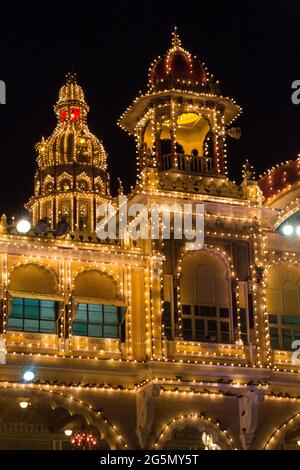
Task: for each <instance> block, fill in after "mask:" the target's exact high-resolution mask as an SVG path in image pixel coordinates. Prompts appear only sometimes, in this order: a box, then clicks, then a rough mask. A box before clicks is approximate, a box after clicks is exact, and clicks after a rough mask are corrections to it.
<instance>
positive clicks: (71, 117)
mask: <svg viewBox="0 0 300 470" xmlns="http://www.w3.org/2000/svg"><path fill="white" fill-rule="evenodd" d="M54 110H55V113H56V115H57V119H58V123H57V126H56V128H55V130H54V132H53V134H52V135H51V136H50V137H49V138H48V139H46V140H45V139H44V138H42V140H41V141H40V142H39V143H38V144H37V145H36V150H37V152H38V157H37V161H38V165H39V168H40V169H45V168H48V167H52V166H54V165H55V166H57V165H64V164H74V163H79V164H81V165H83V166H85V165H86V166H91V165H92V166H94V167H96V168H98V169H100V170H106V168H107V164H106V157H107V156H106V152H105V149H104V147H103V145H102V143H101V142H100V141H99V140H98V139H97V137H96V136H95V135H94V134H92V132H90V130H89V128H88V126H87V124H86V115H87V112H88V110H89V108H88V105H87V104H86V102H85V97H84V93H83V90H82V88H81V87H80V86H79V85H78V84H77V81H76V78H75V76H74V75H68V76H67V80H66V83H65V84H64V85H63V86H62V88H61V89H60V92H59V98H58V101H57V103H56V105H55V106H54Z"/></svg>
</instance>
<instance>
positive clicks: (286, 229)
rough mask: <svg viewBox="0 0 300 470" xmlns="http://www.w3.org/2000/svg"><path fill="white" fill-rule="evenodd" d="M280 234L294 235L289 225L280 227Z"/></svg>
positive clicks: (292, 228)
mask: <svg viewBox="0 0 300 470" xmlns="http://www.w3.org/2000/svg"><path fill="white" fill-rule="evenodd" d="M282 233H283V234H284V235H292V234H293V233H294V227H293V226H292V225H291V224H286V225H284V226H283V227H282Z"/></svg>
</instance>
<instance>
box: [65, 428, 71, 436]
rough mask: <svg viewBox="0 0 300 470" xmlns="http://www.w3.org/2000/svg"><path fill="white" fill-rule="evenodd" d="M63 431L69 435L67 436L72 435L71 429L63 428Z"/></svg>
mask: <svg viewBox="0 0 300 470" xmlns="http://www.w3.org/2000/svg"><path fill="white" fill-rule="evenodd" d="M64 433H65V435H66V436H68V437H69V436H72V434H73V431H72V429H65V430H64Z"/></svg>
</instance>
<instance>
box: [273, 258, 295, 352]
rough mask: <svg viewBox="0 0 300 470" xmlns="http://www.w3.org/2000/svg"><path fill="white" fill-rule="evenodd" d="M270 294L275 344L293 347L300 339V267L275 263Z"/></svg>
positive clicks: (275, 345)
mask: <svg viewBox="0 0 300 470" xmlns="http://www.w3.org/2000/svg"><path fill="white" fill-rule="evenodd" d="M266 294H267V313H268V320H269V329H270V340H271V347H272V349H281V350H291V349H292V343H293V341H294V340H297V339H298V340H299V339H300V268H298V267H296V266H293V265H283V264H279V265H274V266H272V267H271V268H270V270H269V273H268V276H267V288H266Z"/></svg>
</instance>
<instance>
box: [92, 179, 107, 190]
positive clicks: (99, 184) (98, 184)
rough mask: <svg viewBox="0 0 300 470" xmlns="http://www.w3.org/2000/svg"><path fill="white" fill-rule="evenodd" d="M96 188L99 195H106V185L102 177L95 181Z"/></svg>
mask: <svg viewBox="0 0 300 470" xmlns="http://www.w3.org/2000/svg"><path fill="white" fill-rule="evenodd" d="M94 187H95V191H96V192H97V193H99V194H105V193H106V185H105V183H104V181H103V179H102V178H100V176H96V178H95V180H94Z"/></svg>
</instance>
